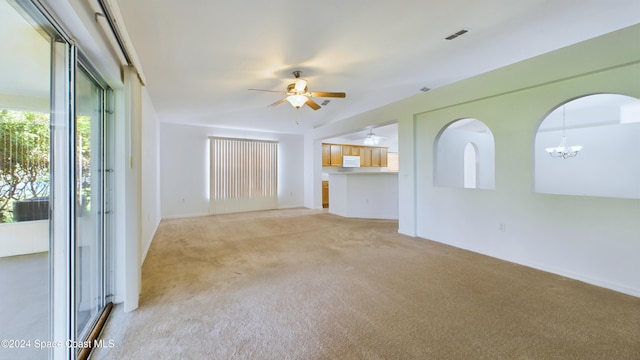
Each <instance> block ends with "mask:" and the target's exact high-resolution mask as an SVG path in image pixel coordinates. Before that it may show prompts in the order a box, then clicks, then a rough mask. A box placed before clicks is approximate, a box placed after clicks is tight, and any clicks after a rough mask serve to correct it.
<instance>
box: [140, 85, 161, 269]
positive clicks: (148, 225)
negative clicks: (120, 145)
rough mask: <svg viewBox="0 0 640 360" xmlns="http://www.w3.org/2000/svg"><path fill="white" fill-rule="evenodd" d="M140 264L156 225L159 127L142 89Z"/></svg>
mask: <svg viewBox="0 0 640 360" xmlns="http://www.w3.org/2000/svg"><path fill="white" fill-rule="evenodd" d="M141 141H142V149H141V151H142V163H141V165H142V169H141V177H142V186H141V198H142V203H141V212H142V216H141V221H142V224H141V236H140V241H141V254H140V256H141V259H140V260H141V263H142V262H144V259H145V257H146V255H147V251H148V250H149V246H151V241H152V240H153V236H154V235H155V233H156V230H157V229H158V225H160V219H161V211H160V123H159V122H158V117H157V115H156V112H155V109H154V107H153V103H151V98H150V97H149V93H148V92H147V89H146V88H142V139H141Z"/></svg>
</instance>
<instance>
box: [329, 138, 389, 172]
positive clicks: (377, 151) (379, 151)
mask: <svg viewBox="0 0 640 360" xmlns="http://www.w3.org/2000/svg"><path fill="white" fill-rule="evenodd" d="M387 153H388V151H387V148H386V147H380V146H363V145H345V144H326V143H323V144H322V166H342V157H343V156H360V166H361V167H386V166H387Z"/></svg>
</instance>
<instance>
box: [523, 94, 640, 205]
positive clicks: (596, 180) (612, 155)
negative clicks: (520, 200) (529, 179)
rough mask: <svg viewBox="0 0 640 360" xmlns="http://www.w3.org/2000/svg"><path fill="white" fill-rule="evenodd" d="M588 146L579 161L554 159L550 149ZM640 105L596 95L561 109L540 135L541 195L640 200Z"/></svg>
mask: <svg viewBox="0 0 640 360" xmlns="http://www.w3.org/2000/svg"><path fill="white" fill-rule="evenodd" d="M563 137H565V138H566V139H567V144H568V145H569V146H574V147H575V146H582V148H581V149H580V150H579V151H578V152H577V154H576V155H575V156H570V157H567V158H563V157H552V156H550V154H549V153H548V151H547V150H546V149H549V148H553V147H558V146H559V143H560V141H561V139H562V138H563ZM639 146H640V100H639V99H637V98H634V97H631V96H626V95H621V94H592V95H585V96H581V97H578V98H573V99H571V100H568V101H566V102H564V103H561V104H559V105H558V106H556V107H554V108H553V109H552V111H550V112H549V113H548V114H547V116H546V117H544V118H543V119H542V120H541V121H540V124H539V126H538V129H537V131H536V134H535V140H534V149H533V158H534V161H533V164H534V191H535V192H537V193H546V194H558V195H578V196H599V197H613V198H631V199H639V198H640V148H639Z"/></svg>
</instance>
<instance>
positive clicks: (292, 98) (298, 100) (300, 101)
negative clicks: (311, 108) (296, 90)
mask: <svg viewBox="0 0 640 360" xmlns="http://www.w3.org/2000/svg"><path fill="white" fill-rule="evenodd" d="M307 100H308V98H307V97H306V96H304V95H289V96H287V101H288V102H289V104H291V105H292V106H293V107H294V108H296V109H299V108H300V107H302V105H304V104H305V103H306V102H307Z"/></svg>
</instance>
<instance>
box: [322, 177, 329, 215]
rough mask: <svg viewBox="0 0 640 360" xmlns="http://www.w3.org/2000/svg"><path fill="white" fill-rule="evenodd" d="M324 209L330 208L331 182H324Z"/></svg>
mask: <svg viewBox="0 0 640 360" xmlns="http://www.w3.org/2000/svg"><path fill="white" fill-rule="evenodd" d="M322 207H323V208H325V209H326V208H328V207H329V182H328V181H322Z"/></svg>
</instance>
